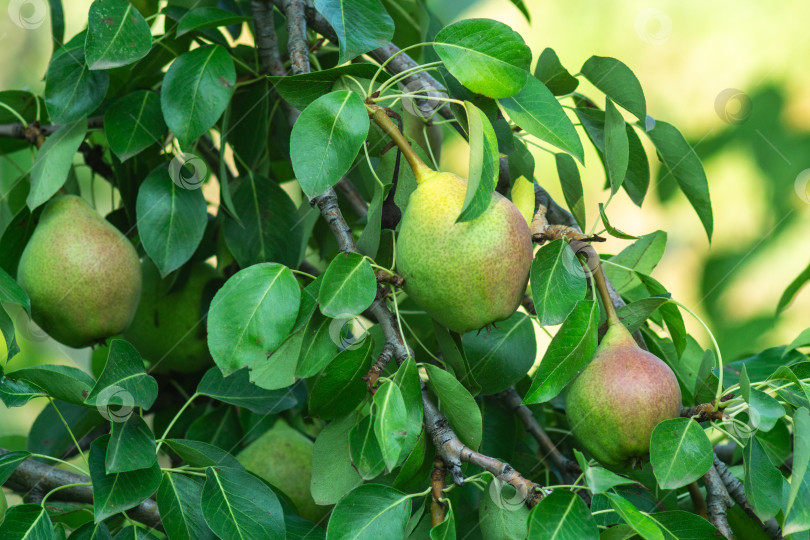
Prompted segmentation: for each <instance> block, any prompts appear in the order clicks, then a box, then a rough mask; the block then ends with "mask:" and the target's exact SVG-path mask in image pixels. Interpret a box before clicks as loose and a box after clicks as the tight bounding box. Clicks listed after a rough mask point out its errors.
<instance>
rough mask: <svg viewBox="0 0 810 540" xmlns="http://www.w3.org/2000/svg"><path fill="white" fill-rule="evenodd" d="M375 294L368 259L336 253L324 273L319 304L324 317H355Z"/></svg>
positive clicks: (371, 300)
mask: <svg viewBox="0 0 810 540" xmlns="http://www.w3.org/2000/svg"><path fill="white" fill-rule="evenodd" d="M376 295H377V278H376V277H375V276H374V270H373V269H372V268H371V263H369V262H368V259H366V258H365V257H363V256H362V255H360V254H359V253H348V252H344V253H338V254H337V255H336V256H335V258H334V259H332V262H330V263H329V266H328V267H327V269H326V272H324V273H323V281H322V282H321V286H320V292H319V293H318V301H319V303H320V305H321V313H323V314H324V315H326V316H327V317H332V318H335V319H337V318H342V317H354V316H355V315H359V314H361V313H362V312H363V311H365V310H366V309H367V308H368V307H369V306H370V305H371V303H372V302H374V298H375V296H376Z"/></svg>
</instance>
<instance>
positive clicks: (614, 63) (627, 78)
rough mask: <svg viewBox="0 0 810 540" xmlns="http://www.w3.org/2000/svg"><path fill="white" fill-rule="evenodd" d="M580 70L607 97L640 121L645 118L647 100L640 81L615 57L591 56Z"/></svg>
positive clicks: (643, 120)
mask: <svg viewBox="0 0 810 540" xmlns="http://www.w3.org/2000/svg"><path fill="white" fill-rule="evenodd" d="M580 72H581V73H582V74H583V75H584V76H585V78H586V79H588V80H589V81H590V82H591V83H592V84H593V85H594V86H595V87H597V88H598V89H599V90H601V91H602V92H603V93H604V94H605V95H606V96H607V97H609V98H610V99H612V100H613V101H615V102H616V103H618V104H619V105H620V106H622V107H624V108H625V109H627V110H628V111H630V112H631V113H633V115H635V116H636V118H638V119H639V120H641V122H642V123H643V122H645V121H646V119H647V102H646V100H645V99H644V91H643V90H642V89H641V83H639V82H638V79H637V78H636V76H635V75H634V74H633V72H632V70H631V69H630V68H629V67H627V66H626V65H625V64H623V63H622V62H620V61H618V60H616V59H615V58H610V57H606V56H591V57H590V58H588V60H586V61H585V63H584V64H583V65H582V69H580Z"/></svg>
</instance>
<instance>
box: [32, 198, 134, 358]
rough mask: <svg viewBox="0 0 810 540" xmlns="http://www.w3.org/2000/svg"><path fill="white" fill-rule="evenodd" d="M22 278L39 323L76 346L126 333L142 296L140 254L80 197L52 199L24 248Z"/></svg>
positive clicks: (67, 343) (53, 336) (63, 340)
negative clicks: (125, 330)
mask: <svg viewBox="0 0 810 540" xmlns="http://www.w3.org/2000/svg"><path fill="white" fill-rule="evenodd" d="M17 281H18V282H19V284H20V286H21V287H22V288H23V289H25V292H27V293H28V296H29V297H30V298H31V308H32V310H33V311H32V313H33V318H34V321H36V323H37V324H39V325H40V326H41V327H42V329H43V330H45V331H46V332H47V333H48V334H50V336H51V337H52V338H54V339H55V340H57V341H59V342H61V343H64V344H65V345H68V346H70V347H77V348H78V347H86V346H88V345H91V344H93V343H97V342H99V341H102V340H104V339H106V338H108V337H110V336H114V335H117V334H120V333H121V332H122V331H124V329H126V327H127V326H128V325H129V323H130V321H131V320H132V316H133V315H134V314H135V309H136V308H137V307H138V298H139V297H140V294H141V267H140V263H139V261H138V254H137V253H136V252H135V248H133V247H132V244H131V243H130V241H129V240H127V238H126V237H125V236H124V235H123V234H121V233H120V232H119V231H118V229H116V228H115V227H113V226H112V225H111V224H110V223H109V222H107V221H106V220H105V219H104V218H102V217H101V216H100V215H98V214H97V213H96V211H95V210H93V209H92V208H90V206H89V205H88V204H87V203H86V202H84V200H82V199H81V198H80V197H77V196H75V195H64V196H59V197H56V198H54V199H53V200H51V201H50V202H49V203H48V205H47V206H46V207H45V209H44V210H43V211H42V215H41V216H40V218H39V223H38V224H37V228H36V229H35V230H34V234H33V235H31V239H30V240H29V241H28V244H27V245H26V246H25V250H23V253H22V256H21V257H20V263H19V267H18V268H17Z"/></svg>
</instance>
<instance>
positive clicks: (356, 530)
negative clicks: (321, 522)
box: [326, 484, 411, 540]
mask: <svg viewBox="0 0 810 540" xmlns="http://www.w3.org/2000/svg"><path fill="white" fill-rule="evenodd" d="M410 515H411V499H410V498H409V497H408V496H407V495H405V494H404V493H402V492H401V491H398V490H396V489H394V488H391V487H388V486H381V485H378V484H365V485H362V486H359V487H357V488H355V489H353V490H352V491H351V492H349V494H348V495H346V496H345V497H344V498H343V499H341V500H340V501H339V502H338V503H337V505H336V506H335V509H334V510H332V516H331V517H330V518H329V524H328V525H327V527H326V536H327V537H328V538H352V539H354V540H402V538H403V537H404V536H405V527H406V526H407V524H408V518H409V517H410Z"/></svg>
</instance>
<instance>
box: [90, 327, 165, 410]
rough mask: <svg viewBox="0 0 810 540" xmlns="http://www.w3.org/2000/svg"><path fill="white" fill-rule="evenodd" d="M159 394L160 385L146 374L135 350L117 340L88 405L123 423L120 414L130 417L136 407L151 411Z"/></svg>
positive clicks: (112, 346)
mask: <svg viewBox="0 0 810 540" xmlns="http://www.w3.org/2000/svg"><path fill="white" fill-rule="evenodd" d="M157 393H158V385H157V382H156V381H155V379H154V377H152V376H151V375H149V374H148V373H146V370H145V369H144V367H143V359H142V358H141V355H140V354H138V351H136V350H135V347H133V346H132V345H130V344H129V343H127V342H126V341H124V340H122V339H113V340H112V342H111V343H110V352H109V354H108V356H107V363H106V364H105V365H104V371H102V372H101V376H100V377H99V378H98V381H96V384H95V386H94V387H93V389H92V390H91V391H90V394H89V395H88V396H87V398H85V400H84V402H85V404H87V405H93V406H95V407H97V408H99V410H102V409H104V410H105V412H106V414H108V415H110V416H111V417H115V420H120V419H121V418H122V417H121V416H120V415H127V414H129V413H130V411H131V409H132V407H133V406H134V407H141V408H143V409H149V408H150V407H151V406H152V404H153V403H154V402H155V398H157Z"/></svg>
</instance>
